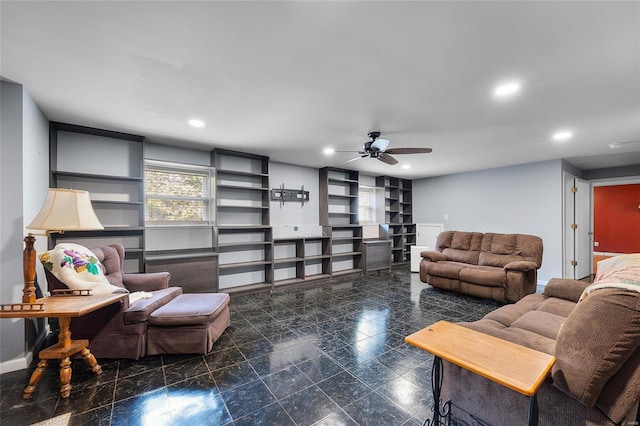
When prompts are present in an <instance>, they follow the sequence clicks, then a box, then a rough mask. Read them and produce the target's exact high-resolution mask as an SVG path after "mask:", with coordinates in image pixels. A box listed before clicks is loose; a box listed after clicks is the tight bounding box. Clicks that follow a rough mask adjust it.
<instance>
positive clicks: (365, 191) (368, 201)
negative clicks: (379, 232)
mask: <svg viewBox="0 0 640 426" xmlns="http://www.w3.org/2000/svg"><path fill="white" fill-rule="evenodd" d="M358 215H359V218H360V223H375V221H376V192H375V188H371V187H364V186H361V187H360V188H359V190H358Z"/></svg>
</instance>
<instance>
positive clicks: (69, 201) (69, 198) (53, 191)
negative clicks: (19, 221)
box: [27, 188, 104, 231]
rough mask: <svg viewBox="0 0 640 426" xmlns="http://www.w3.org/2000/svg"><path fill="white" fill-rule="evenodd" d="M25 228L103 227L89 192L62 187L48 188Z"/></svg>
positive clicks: (67, 229) (62, 229)
mask: <svg viewBox="0 0 640 426" xmlns="http://www.w3.org/2000/svg"><path fill="white" fill-rule="evenodd" d="M27 228H29V229H40V230H44V231H86V230H93V229H104V227H103V226H102V224H101V223H100V221H99V220H98V217H97V216H96V212H95V211H94V210H93V206H92V205H91V198H89V192H87V191H80V190H76V189H62V188H49V193H48V194H47V199H46V200H45V201H44V204H43V205H42V208H41V209H40V212H38V214H37V215H36V217H35V219H33V221H32V222H31V223H30V224H29V225H27Z"/></svg>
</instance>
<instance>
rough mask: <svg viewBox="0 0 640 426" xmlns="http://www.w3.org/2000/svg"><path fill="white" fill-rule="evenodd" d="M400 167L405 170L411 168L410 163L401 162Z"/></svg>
mask: <svg viewBox="0 0 640 426" xmlns="http://www.w3.org/2000/svg"><path fill="white" fill-rule="evenodd" d="M401 167H402V168H403V169H405V170H406V169H410V168H411V164H403V165H402V166H401Z"/></svg>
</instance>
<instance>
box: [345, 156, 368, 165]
mask: <svg viewBox="0 0 640 426" xmlns="http://www.w3.org/2000/svg"><path fill="white" fill-rule="evenodd" d="M364 157H366V155H361V156H360V157H356V158H352V159H351V160H347V161H345V163H350V162H352V161H356V160H359V159H361V158H364Z"/></svg>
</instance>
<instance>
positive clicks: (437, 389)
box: [424, 356, 451, 426]
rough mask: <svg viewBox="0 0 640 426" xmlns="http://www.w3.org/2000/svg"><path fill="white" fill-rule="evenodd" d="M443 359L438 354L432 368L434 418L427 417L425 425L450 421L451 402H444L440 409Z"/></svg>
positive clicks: (431, 425) (432, 425) (436, 425)
mask: <svg viewBox="0 0 640 426" xmlns="http://www.w3.org/2000/svg"><path fill="white" fill-rule="evenodd" d="M442 375H443V373H442V359H441V358H440V357H438V356H436V357H434V358H433V368H432V369H431V389H432V390H433V419H432V420H431V421H429V419H427V420H426V421H425V422H424V426H440V424H441V421H443V420H444V421H445V422H446V423H445V424H448V423H449V419H448V418H449V412H450V409H451V402H450V401H447V402H445V403H444V404H442V409H440V393H441V392H442Z"/></svg>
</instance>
